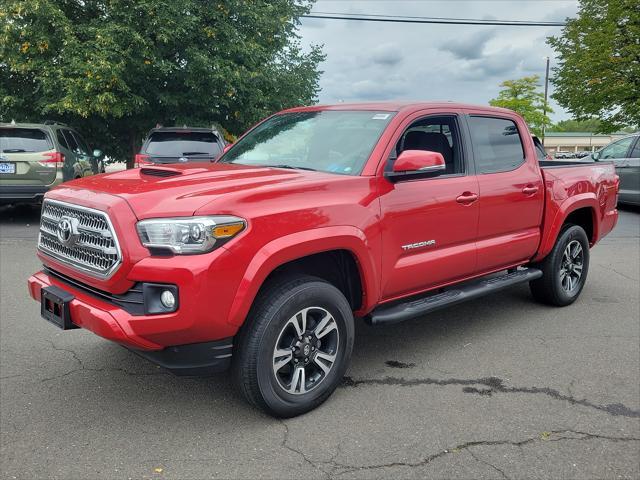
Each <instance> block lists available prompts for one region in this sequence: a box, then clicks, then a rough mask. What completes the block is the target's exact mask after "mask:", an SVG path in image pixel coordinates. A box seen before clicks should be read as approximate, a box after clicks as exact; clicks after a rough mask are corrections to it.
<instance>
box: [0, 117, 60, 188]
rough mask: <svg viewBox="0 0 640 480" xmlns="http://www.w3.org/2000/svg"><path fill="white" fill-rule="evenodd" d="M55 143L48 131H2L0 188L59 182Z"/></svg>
mask: <svg viewBox="0 0 640 480" xmlns="http://www.w3.org/2000/svg"><path fill="white" fill-rule="evenodd" d="M53 152H55V150H54V145H53V141H52V140H51V138H50V137H49V133H48V132H47V131H46V130H45V129H40V128H37V127H33V128H31V127H18V126H16V127H14V126H7V127H4V126H3V127H0V184H2V185H16V186H18V185H24V186H47V185H50V184H51V183H53V181H54V180H55V179H56V166H55V163H51V162H49V163H47V162H46V161H47V160H51V156H48V155H47V154H51V153H53Z"/></svg>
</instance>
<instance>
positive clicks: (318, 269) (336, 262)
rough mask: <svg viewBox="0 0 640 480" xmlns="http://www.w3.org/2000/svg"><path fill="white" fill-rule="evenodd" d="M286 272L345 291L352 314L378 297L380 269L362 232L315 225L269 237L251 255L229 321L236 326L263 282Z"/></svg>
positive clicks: (357, 312) (358, 311)
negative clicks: (325, 282) (322, 281)
mask: <svg viewBox="0 0 640 480" xmlns="http://www.w3.org/2000/svg"><path fill="white" fill-rule="evenodd" d="M336 267H338V268H339V271H338V272H335V271H334V268H336ZM287 272H295V273H304V274H307V275H313V276H317V277H319V278H323V279H324V280H327V281H328V282H329V283H332V284H333V285H334V286H336V287H337V288H338V289H339V290H341V291H342V292H343V293H344V294H345V297H346V298H347V300H348V301H349V302H350V304H351V305H352V308H353V309H354V311H355V312H356V314H360V313H362V312H365V311H367V310H368V309H370V308H372V306H373V305H374V304H375V302H376V301H377V296H378V292H379V280H378V279H379V274H378V273H377V267H376V265H375V263H374V261H373V255H372V254H371V247H370V246H369V244H368V242H367V238H366V236H365V235H364V232H362V231H361V230H359V229H357V228H355V227H349V226H340V227H326V228H318V229H313V230H310V231H304V232H297V233H294V234H291V235H287V236H284V237H281V238H278V239H276V240H273V241H271V242H270V243H268V244H266V245H265V246H264V247H262V248H261V249H260V250H259V251H258V252H257V253H256V254H255V255H254V257H253V259H252V261H251V262H250V264H249V266H248V268H247V269H246V270H245V273H244V275H243V278H242V279H241V281H240V285H239V286H238V290H237V292H236V297H235V299H234V301H233V304H232V306H231V309H230V311H229V317H228V322H229V323H231V324H232V325H236V326H241V325H242V324H243V323H244V321H245V318H246V316H247V314H248V313H249V310H250V308H251V305H252V304H253V302H254V300H255V298H256V296H257V295H258V293H259V291H260V289H261V288H262V287H263V286H264V285H265V283H266V282H267V281H268V280H269V279H270V278H273V276H275V275H278V274H281V273H287ZM356 275H357V277H355V276H356Z"/></svg>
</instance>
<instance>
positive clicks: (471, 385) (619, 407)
mask: <svg viewBox="0 0 640 480" xmlns="http://www.w3.org/2000/svg"><path fill="white" fill-rule="evenodd" d="M360 385H391V386H397V387H416V386H421V385H438V386H447V385H461V386H465V388H463V389H462V391H463V392H464V393H475V394H478V395H483V396H491V395H493V394H494V393H529V394H541V395H546V396H548V397H551V398H553V399H554V400H560V401H565V402H568V403H570V404H571V405H580V406H583V407H588V408H592V409H595V410H599V411H601V412H605V413H607V414H609V415H613V416H622V417H630V418H640V410H632V409H631V408H629V407H627V406H626V405H623V404H622V403H609V404H607V405H598V404H597V403H593V402H590V401H589V400H587V399H584V398H583V399H577V398H575V397H573V396H572V395H565V394H563V393H560V392H559V391H558V390H555V389H553V388H549V387H507V386H506V385H505V384H504V381H503V380H502V379H500V378H497V377H486V378H477V379H459V378H449V379H442V380H440V379H435V378H416V379H405V378H402V377H385V378H372V379H353V378H351V377H344V378H343V379H342V385H341V386H342V387H358V386H360ZM477 385H483V386H485V387H487V388H484V389H479V388H476V387H475V386H477Z"/></svg>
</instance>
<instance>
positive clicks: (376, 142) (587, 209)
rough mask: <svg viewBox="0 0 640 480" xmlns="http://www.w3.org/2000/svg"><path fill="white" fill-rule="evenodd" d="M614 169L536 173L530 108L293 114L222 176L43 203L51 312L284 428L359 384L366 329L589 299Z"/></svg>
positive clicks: (157, 169) (57, 196)
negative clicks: (214, 385)
mask: <svg viewBox="0 0 640 480" xmlns="http://www.w3.org/2000/svg"><path fill="white" fill-rule="evenodd" d="M617 190H618V177H617V176H616V174H615V172H614V167H613V165H609V164H606V163H602V162H599V163H596V164H594V163H588V164H580V163H576V162H567V163H562V162H558V161H554V162H544V161H543V162H539V161H538V159H537V157H536V151H535V147H534V144H533V141H532V137H531V134H530V133H529V131H528V129H527V126H526V124H525V122H524V121H523V120H522V118H521V117H519V116H518V115H516V114H515V113H513V112H511V111H508V110H503V109H498V108H486V107H477V106H471V105H461V104H455V103H410V104H399V103H398V104H387V103H381V104H360V105H345V104H342V105H336V106H315V107H305V108H295V109H291V110H287V111H284V112H281V113H278V114H275V115H273V116H271V117H269V118H267V119H266V120H264V121H263V122H262V123H259V124H258V125H257V126H255V127H254V128H253V129H251V130H250V131H248V132H247V133H246V134H245V135H244V136H243V137H242V138H240V139H239V141H238V142H236V143H235V144H234V145H233V146H231V148H230V149H228V150H227V151H226V152H225V153H224V155H222V156H221V157H220V159H219V160H218V161H217V162H216V163H211V164H204V163H202V164H195V163H189V164H185V165H176V166H149V167H147V168H141V169H134V170H128V171H125V172H119V173H113V174H107V175H100V176H93V177H87V178H84V179H80V180H76V181H73V182H70V183H66V184H63V185H61V186H60V187H58V188H56V189H54V190H52V191H50V192H49V193H47V195H46V197H45V199H44V202H43V206H42V219H41V224H40V237H39V242H38V255H39V257H40V259H41V260H42V263H43V264H44V268H43V270H42V271H40V272H38V273H36V274H34V275H33V276H32V277H31V278H30V279H29V282H28V283H29V291H30V294H31V296H32V297H33V298H34V299H35V300H38V301H39V302H40V304H41V313H42V316H43V317H44V318H45V319H47V320H49V321H51V322H52V323H54V324H56V325H57V326H59V327H62V328H63V329H71V328H77V327H81V328H85V329H87V330H91V331H92V332H94V333H96V334H97V335H100V336H101V337H104V338H106V339H109V340H113V341H115V342H118V343H120V344H122V345H124V346H126V347H128V348H129V349H131V350H133V351H135V352H137V353H139V354H140V355H142V356H144V357H146V358H148V359H150V360H152V361H154V362H156V363H157V364H159V365H162V366H164V367H165V368H168V369H170V370H171V371H173V372H175V373H177V374H183V375H196V374H201V373H208V372H213V371H219V370H223V369H225V368H227V367H231V369H232V372H233V376H234V378H235V381H236V382H237V384H238V385H239V387H240V389H241V390H242V392H243V393H244V394H245V396H246V397H247V399H248V400H249V401H250V402H251V403H253V404H254V405H256V406H258V407H260V408H262V409H264V410H266V411H267V412H269V413H270V414H272V415H276V416H281V417H287V416H293V415H298V414H300V413H303V412H306V411H308V410H310V409H312V408H314V407H316V406H317V405H319V404H320V403H321V402H323V401H324V400H325V399H326V398H327V397H328V396H329V395H330V394H331V393H332V392H333V390H334V389H335V388H336V386H337V385H338V384H339V383H340V381H341V378H342V376H343V374H344V373H345V371H346V369H347V367H348V365H349V360H350V357H351V351H352V346H353V340H354V318H363V319H364V320H365V321H367V322H368V323H370V324H371V325H386V324H391V323H394V322H399V321H402V320H405V319H408V318H414V317H419V316H423V315H425V314H427V313H429V312H432V311H433V310H435V309H438V308H442V307H445V306H448V305H452V304H455V303H458V302H461V301H464V300H468V299H473V298H476V297H479V296H480V295H484V294H486V293H491V292H496V291H499V290H501V289H503V288H507V287H510V286H512V285H516V284H519V283H523V282H528V283H529V285H530V288H531V292H532V294H533V297H534V298H535V299H536V300H539V301H542V302H545V303H548V304H552V305H557V306H565V305H569V304H570V303H572V302H573V301H575V300H576V298H577V297H578V296H579V295H580V292H581V290H582V288H583V286H584V284H585V281H586V277H587V270H588V268H589V248H590V247H591V246H593V245H594V244H595V243H596V242H598V240H600V239H601V238H602V237H603V236H604V235H606V234H607V233H608V232H610V231H611V229H612V228H613V227H614V226H615V224H616V221H617V217H618V213H617V210H616V197H617Z"/></svg>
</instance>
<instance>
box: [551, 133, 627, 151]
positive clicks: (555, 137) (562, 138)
mask: <svg viewBox="0 0 640 480" xmlns="http://www.w3.org/2000/svg"><path fill="white" fill-rule="evenodd" d="M626 135H629V134H628V133H624V132H616V133H611V134H602V133H591V132H547V133H546V134H545V138H544V148H545V150H546V151H547V153H549V154H550V155H554V154H555V153H558V152H568V153H575V152H595V151H596V150H599V149H601V148H602V147H604V146H605V145H608V144H609V143H611V142H613V141H614V140H618V139H619V138H622V137H624V136H626Z"/></svg>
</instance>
